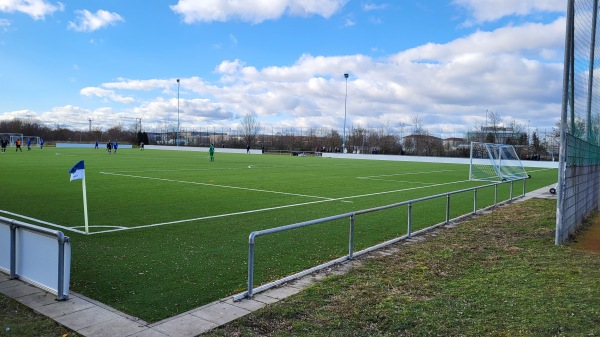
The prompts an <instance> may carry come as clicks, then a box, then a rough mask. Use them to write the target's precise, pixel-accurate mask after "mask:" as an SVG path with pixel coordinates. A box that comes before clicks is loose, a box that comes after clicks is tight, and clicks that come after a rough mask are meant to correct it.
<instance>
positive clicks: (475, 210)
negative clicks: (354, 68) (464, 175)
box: [473, 189, 477, 214]
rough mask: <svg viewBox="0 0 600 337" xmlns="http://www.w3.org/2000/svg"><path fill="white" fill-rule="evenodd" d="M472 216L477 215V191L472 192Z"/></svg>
mask: <svg viewBox="0 0 600 337" xmlns="http://www.w3.org/2000/svg"><path fill="white" fill-rule="evenodd" d="M473 214H477V189H474V190H473Z"/></svg>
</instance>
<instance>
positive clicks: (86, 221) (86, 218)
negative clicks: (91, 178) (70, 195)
mask: <svg viewBox="0 0 600 337" xmlns="http://www.w3.org/2000/svg"><path fill="white" fill-rule="evenodd" d="M81 187H82V188H83V217H84V219H85V220H84V221H85V234H90V231H89V229H88V211H87V192H86V191H85V176H84V177H83V179H81Z"/></svg>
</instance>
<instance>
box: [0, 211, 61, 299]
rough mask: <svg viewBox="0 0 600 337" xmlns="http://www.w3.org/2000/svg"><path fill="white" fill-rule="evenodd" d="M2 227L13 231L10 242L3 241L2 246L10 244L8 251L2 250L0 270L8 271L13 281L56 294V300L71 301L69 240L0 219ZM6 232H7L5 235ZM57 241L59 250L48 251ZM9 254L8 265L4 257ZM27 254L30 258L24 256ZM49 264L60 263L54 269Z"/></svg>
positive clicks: (28, 225)
mask: <svg viewBox="0 0 600 337" xmlns="http://www.w3.org/2000/svg"><path fill="white" fill-rule="evenodd" d="M0 225H5V226H8V227H9V229H10V235H9V238H6V237H4V238H2V237H0V243H1V244H2V245H4V244H5V242H6V241H9V243H8V247H6V246H4V247H2V248H0V249H1V250H0V269H4V270H7V271H8V273H9V275H10V279H21V280H23V281H25V282H27V283H30V284H32V285H34V286H37V287H39V288H42V289H44V290H46V291H49V292H51V293H54V294H56V296H57V300H66V299H68V297H69V286H68V284H69V278H70V261H71V255H70V239H69V237H68V236H65V235H64V234H63V233H62V232H61V231H57V230H51V229H47V228H44V227H39V226H35V225H32V224H28V223H25V222H22V221H18V220H14V219H9V218H5V217H0ZM5 232H6V230H5V231H4V232H3V233H5ZM26 232H27V233H34V234H35V237H34V236H28V235H27V234H25V233H26ZM0 234H1V233H0ZM7 239H8V240H7ZM54 239H55V240H56V243H57V246H56V247H57V249H56V250H55V251H47V250H46V248H47V246H46V245H45V243H46V241H48V240H54ZM26 241H29V242H26ZM40 243H41V244H40ZM26 245H27V246H26ZM50 245H51V246H53V245H54V244H52V243H50ZM25 246H26V247H25ZM6 248H8V249H6ZM6 251H8V261H6V260H7V259H6V256H5V257H2V255H4V252H6ZM26 254H27V255H28V256H27V257H25V256H24V255H26ZM48 260H51V261H56V262H57V263H56V265H54V266H53V265H52V264H50V265H49V264H47V263H46V262H47V261H48ZM28 261H36V263H35V264H37V265H35V266H29V265H27V266H25V265H24V264H25V263H27V262H28ZM6 262H8V265H7V266H6V265H3V264H4V263H6Z"/></svg>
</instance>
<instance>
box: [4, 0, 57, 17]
mask: <svg viewBox="0 0 600 337" xmlns="http://www.w3.org/2000/svg"><path fill="white" fill-rule="evenodd" d="M63 9H64V5H63V4H62V3H60V2H57V3H56V4H52V3H50V2H48V1H46V0H1V1H0V12H5V13H14V12H20V13H25V14H27V15H29V16H31V17H32V18H33V19H34V20H40V19H42V20H43V19H44V18H45V17H46V15H50V14H52V13H54V12H56V11H62V10H63Z"/></svg>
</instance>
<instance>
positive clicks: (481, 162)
mask: <svg viewBox="0 0 600 337" xmlns="http://www.w3.org/2000/svg"><path fill="white" fill-rule="evenodd" d="M522 178H529V175H528V174H527V171H525V168H524V167H523V164H521V160H520V159H519V156H518V155H517V152H516V151H515V148H514V147H513V146H512V145H506V144H491V143H479V142H472V143H471V160H470V167H469V180H485V181H510V180H516V179H522Z"/></svg>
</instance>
